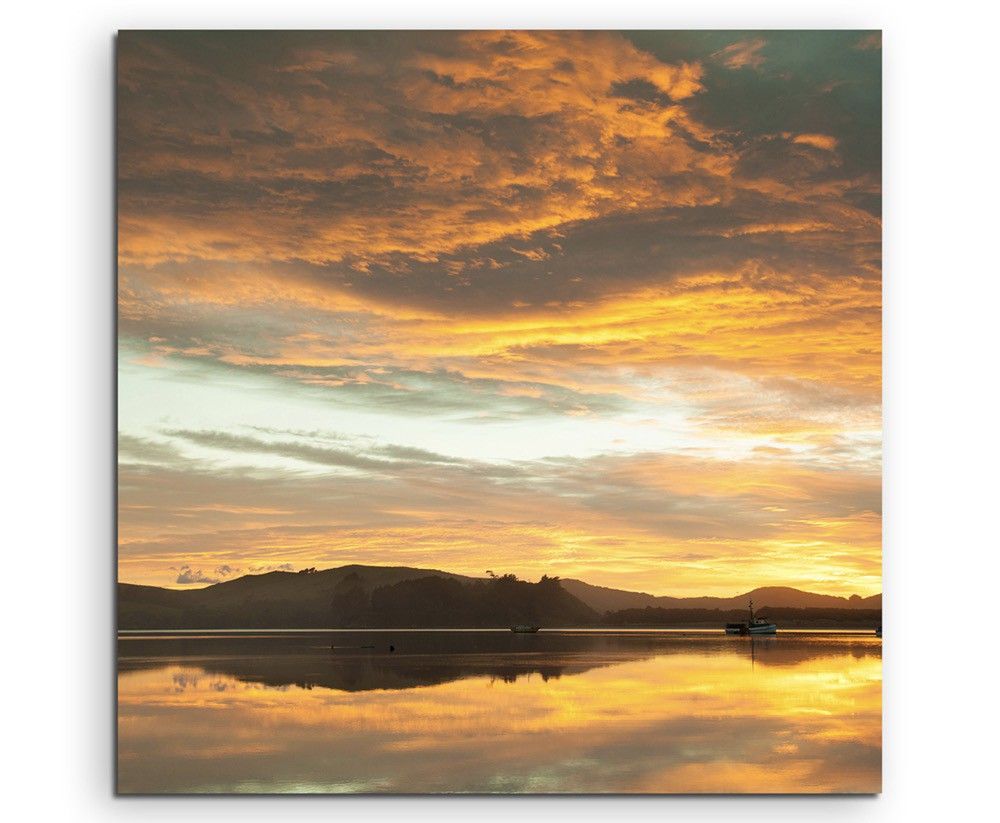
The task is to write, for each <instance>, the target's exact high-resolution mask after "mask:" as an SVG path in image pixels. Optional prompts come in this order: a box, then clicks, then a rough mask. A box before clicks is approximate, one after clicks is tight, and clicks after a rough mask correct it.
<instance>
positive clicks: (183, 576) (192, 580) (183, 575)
mask: <svg viewBox="0 0 1000 823" xmlns="http://www.w3.org/2000/svg"><path fill="white" fill-rule="evenodd" d="M175 582H176V583H178V584H180V585H182V586H189V585H192V584H196V583H209V584H214V583H218V582H219V578H218V577H209V576H208V575H206V574H204V573H203V572H202V571H201V569H198V570H197V571H195V570H194V569H192V568H191V567H190V566H186V565H185V566H181V568H180V573H179V574H178V575H177V580H176V581H175Z"/></svg>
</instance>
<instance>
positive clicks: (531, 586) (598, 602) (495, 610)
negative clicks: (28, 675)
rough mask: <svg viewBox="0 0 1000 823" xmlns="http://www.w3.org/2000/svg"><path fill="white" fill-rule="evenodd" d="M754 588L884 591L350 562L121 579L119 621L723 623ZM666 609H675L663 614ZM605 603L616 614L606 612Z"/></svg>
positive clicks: (760, 594)
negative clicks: (667, 593) (476, 573)
mask: <svg viewBox="0 0 1000 823" xmlns="http://www.w3.org/2000/svg"><path fill="white" fill-rule="evenodd" d="M750 596H752V597H753V599H754V605H755V607H757V608H761V609H763V608H768V607H771V608H789V609H810V610H815V609H823V610H840V611H843V610H844V609H851V610H872V609H881V605H882V602H881V601H882V598H881V595H876V596H875V597H869V598H851V599H848V598H842V597H831V596H829V595H822V594H812V593H810V592H802V591H798V590H797V589H791V588H782V587H772V588H760V589H754V590H753V591H752V592H748V593H747V594H744V595H740V596H738V597H731V598H719V597H685V598H677V597H656V596H654V595H650V594H645V593H642V592H629V591H622V590H618V589H609V588H604V587H601V586H592V585H590V584H589V583H584V582H583V581H580V580H559V579H558V578H547V577H543V578H542V580H541V581H539V582H538V583H529V582H526V581H523V580H517V579H516V578H515V577H514V576H513V575H504V576H502V577H495V578H474V577H466V576H463V575H458V574H451V573H450V572H444V571H438V570H436V569H416V568H410V567H406V566H361V565H351V566H342V567H340V568H336V569H326V570H323V571H313V570H308V571H306V572H269V573H267V574H257V575H246V576H245V577H240V578H237V579H235V580H230V581H226V582H225V583H216V584H214V585H211V586H207V587H205V588H203V589H164V588H158V587H156V586H137V585H133V584H130V583H119V584H118V625H119V628H122V629H171V628H175V629H210V628H219V629H223V628H232V629H241V628H247V629H254V628H289V629H290V628H334V627H338V628H380V627H385V628H449V627H455V628H457V627H468V628H476V627H484V628H485V627H504V626H510V625H512V624H514V623H531V624H537V625H540V626H549V627H553V626H587V625H600V624H602V623H603V622H605V621H607V622H609V623H610V624H612V625H623V624H626V623H640V624H643V623H649V622H651V621H652V622H660V623H664V622H666V623H670V624H671V625H674V624H677V623H678V621H679V620H681V621H683V620H685V619H687V620H688V621H689V622H690V621H695V622H699V621H710V622H712V623H715V622H718V618H717V614H716V613H715V611H714V610H719V611H722V612H726V611H733V612H735V611H739V612H740V613H741V614H742V613H743V612H744V611H745V609H746V605H747V601H748V599H749V597H750ZM648 609H652V610H654V611H655V612H656V614H652V613H648V612H646V611H645V610H648ZM667 610H675V611H676V613H675V614H673V615H665V614H660V612H661V611H667ZM706 610H711V612H712V613H711V614H709V612H706ZM608 612H615V613H618V614H615V615H607V616H606V613H608ZM625 612H628V613H625ZM640 612H641V613H640ZM859 617H860V614H859ZM831 619H832V618H831Z"/></svg>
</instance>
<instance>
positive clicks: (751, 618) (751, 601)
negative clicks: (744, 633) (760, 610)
mask: <svg viewBox="0 0 1000 823" xmlns="http://www.w3.org/2000/svg"><path fill="white" fill-rule="evenodd" d="M750 622H751V623H753V598H752V597H751V598H750Z"/></svg>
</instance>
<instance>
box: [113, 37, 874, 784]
mask: <svg viewBox="0 0 1000 823" xmlns="http://www.w3.org/2000/svg"><path fill="white" fill-rule="evenodd" d="M116 51H117V55H116V57H117V110H116V116H117V146H116V151H117V221H118V272H117V277H118V292H117V299H118V346H119V353H118V461H119V463H118V490H117V492H118V493H117V503H118V546H117V577H118V580H117V589H116V591H117V603H116V614H117V663H118V671H117V712H118V714H117V718H118V722H117V748H116V758H117V764H116V765H117V777H116V779H117V791H118V792H119V793H121V794H130V795H131V794H154V795H159V794H168V795H171V794H233V793H260V794H271V793H318V794H327V793H331V794H332V793H353V794H450V793H467V794H493V793H502V794H590V793H595V794H597V793H599V794H674V793H685V794H700V793H753V794H759V793H862V794H864V793H869V794H870V793H877V792H879V791H880V790H881V761H882V744H881V739H882V730H881V689H882V617H881V614H882V612H881V608H882V602H881V590H882V582H881V580H882V578H881V567H882V557H881V426H882V421H881V259H880V255H881V151H882V145H881V108H882V101H881V37H880V33H879V32H875V31H631V32H626V31H622V32H618V31H274V32H267V31H127V32H121V33H119V35H118V37H117V44H116Z"/></svg>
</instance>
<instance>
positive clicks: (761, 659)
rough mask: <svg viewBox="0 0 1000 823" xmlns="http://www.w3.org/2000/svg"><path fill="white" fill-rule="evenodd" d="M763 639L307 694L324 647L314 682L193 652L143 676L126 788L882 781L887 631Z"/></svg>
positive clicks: (129, 714)
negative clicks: (801, 645) (816, 641)
mask: <svg viewBox="0 0 1000 823" xmlns="http://www.w3.org/2000/svg"><path fill="white" fill-rule="evenodd" d="M771 642H772V643H775V644H780V642H781V640H780V639H779V640H777V641H771ZM748 646H749V641H735V642H733V643H732V644H730V645H729V646H728V647H725V648H724V650H723V651H719V650H717V649H716V650H713V651H712V653H705V652H703V651H699V650H698V649H697V648H694V649H692V650H691V651H682V652H674V653H670V654H656V655H654V656H646V657H644V658H640V659H635V658H634V657H633V658H631V659H615V658H614V657H601V658H595V659H593V660H588V659H584V658H582V657H580V656H573V657H572V658H567V659H566V660H564V661H563V662H564V663H566V664H567V669H566V671H567V672H572V673H563V674H561V675H559V676H548V677H542V676H541V674H539V673H538V672H534V673H531V672H528V673H526V674H522V675H519V676H516V678H515V677H509V676H508V677H507V678H506V679H503V678H497V677H491V676H489V675H474V676H469V677H461V676H460V675H456V676H459V678H460V679H452V680H450V681H447V682H440V683H436V684H433V685H424V686H414V687H412V688H371V689H368V690H363V691H345V690H339V689H336V688H325V687H309V686H308V685H307V684H308V683H310V682H311V679H312V678H314V677H315V676H317V675H319V674H321V673H322V670H323V667H324V666H327V665H329V664H328V662H327V661H325V660H324V659H322V658H319V657H317V658H305V659H303V661H302V680H301V684H302V685H295V684H294V683H288V684H284V685H274V684H273V683H272V684H271V685H265V682H266V680H267V678H263V681H264V682H260V681H257V682H255V681H254V679H253V678H252V677H251V678H248V677H246V676H242V679H241V677H238V676H235V675H233V674H227V673H226V672H225V665H222V666H215V669H216V670H214V671H212V670H209V669H206V668H205V667H204V666H199V665H197V664H196V663H195V662H191V663H184V664H171V665H166V666H162V667H159V668H153V669H140V670H137V671H127V672H123V673H122V674H121V675H120V677H119V753H120V760H119V780H120V789H121V791H123V792H213V791H228V792H247V791H249V792H261V791H265V792H269V791H277V792H287V791H313V792H338V791H355V792H357V791H362V792H406V793H410V792H877V791H879V790H880V787H881V649H880V646H879V645H877V642H875V641H874V639H872V641H858V642H857V643H855V644H853V645H852V646H851V647H850V650H845V649H844V648H836V649H830V650H825V649H824V648H822V647H818V648H816V649H814V650H812V651H811V652H810V653H808V654H807V653H796V654H792V655H786V654H782V652H783V649H782V647H781V646H780V645H775V646H768V645H765V644H760V643H758V646H759V648H755V650H754V652H755V653H754V657H755V658H756V659H751V656H750V654H749V653H748V652H749V650H748ZM399 661H406V663H405V664H406V665H413V666H416V667H417V670H418V671H419V670H420V667H421V666H424V665H425V664H426V666H427V667H428V668H427V670H428V671H430V670H432V669H433V667H434V666H435V665H437V663H436V661H435V660H433V659H428V660H426V661H422V660H419V659H416V657H414V658H411V659H410V660H409V661H407V659H406V656H399V657H397V658H395V659H394V660H393V661H392V665H396V664H399V665H403V663H400V662H399ZM310 668H312V669H313V670H314V671H309V669H310ZM220 669H221V670H220Z"/></svg>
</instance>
